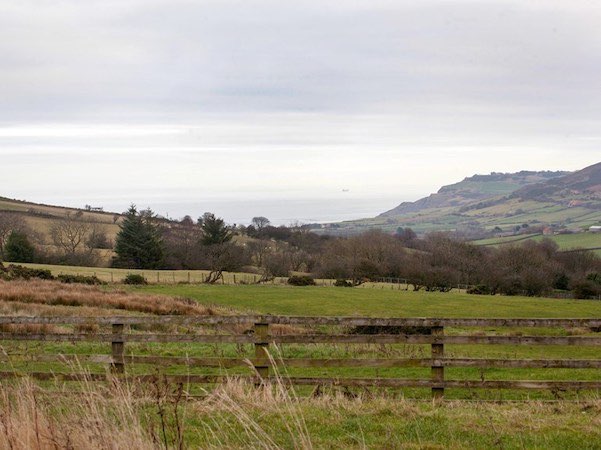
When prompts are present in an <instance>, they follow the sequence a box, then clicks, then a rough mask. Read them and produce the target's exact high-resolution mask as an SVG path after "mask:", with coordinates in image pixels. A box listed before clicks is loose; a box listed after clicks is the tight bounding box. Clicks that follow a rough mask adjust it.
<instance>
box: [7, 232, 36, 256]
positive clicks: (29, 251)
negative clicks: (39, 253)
mask: <svg viewBox="0 0 601 450" xmlns="http://www.w3.org/2000/svg"><path fill="white" fill-rule="evenodd" d="M34 254H35V249H34V248H33V245H31V242H29V239H28V238H27V235H26V234H25V233H21V232H20V231H13V232H11V233H10V235H9V236H8V239H7V240H6V245H5V246H4V256H5V257H6V260H7V261H11V262H25V263H27V262H33V257H34Z"/></svg>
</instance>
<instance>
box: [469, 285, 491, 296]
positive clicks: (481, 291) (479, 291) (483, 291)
mask: <svg viewBox="0 0 601 450" xmlns="http://www.w3.org/2000/svg"><path fill="white" fill-rule="evenodd" d="M467 293H468V294H476V295H493V294H494V292H493V290H492V289H491V288H490V287H488V286H487V285H485V284H479V285H477V286H472V287H471V288H469V289H468V290H467Z"/></svg>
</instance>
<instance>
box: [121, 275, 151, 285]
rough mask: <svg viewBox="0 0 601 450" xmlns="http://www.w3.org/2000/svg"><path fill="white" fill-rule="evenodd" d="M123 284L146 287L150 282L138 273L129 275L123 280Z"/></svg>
mask: <svg viewBox="0 0 601 450" xmlns="http://www.w3.org/2000/svg"><path fill="white" fill-rule="evenodd" d="M123 283H124V284H137V285H144V284H148V280H146V278H144V276H143V275H140V274H137V273H128V274H127V276H126V277H125V278H124V279H123Z"/></svg>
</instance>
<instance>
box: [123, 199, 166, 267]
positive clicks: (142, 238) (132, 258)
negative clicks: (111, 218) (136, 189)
mask: <svg viewBox="0 0 601 450" xmlns="http://www.w3.org/2000/svg"><path fill="white" fill-rule="evenodd" d="M119 228H120V230H119V233H118V234H117V237H116V239H115V252H116V253H117V257H116V258H115V259H114V260H113V265H114V266H115V267H128V268H135V269H158V268H161V267H162V265H163V258H164V250H163V239H162V234H161V229H160V226H159V225H158V224H157V221H156V217H155V215H154V214H153V212H152V211H151V210H150V209H147V210H144V211H140V212H138V210H137V209H136V206H135V205H131V207H130V208H129V210H128V211H127V212H126V213H125V219H124V220H123V222H121V224H120V225H119Z"/></svg>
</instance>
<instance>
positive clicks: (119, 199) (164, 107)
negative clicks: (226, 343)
mask: <svg viewBox="0 0 601 450" xmlns="http://www.w3.org/2000/svg"><path fill="white" fill-rule="evenodd" d="M600 75H601V2H598V1H578V0H572V1H568V0H566V1H553V0H544V1H528V0H519V1H517V0H516V1H512V0H503V1H493V0H490V1H487V0H479V1H471V2H463V1H450V0H438V1H433V0H420V1H401V0H394V1H378V0H365V1H356V0H340V1H323V0H319V1H304V0H299V1H295V2H292V1H282V0H273V1H252V0H244V1H227V0H216V1H201V0H197V1H179V0H163V1H159V0H118V1H117V0H115V1H114V0H102V1H100V0H98V1H96V0H86V1H75V0H74V1H61V0H38V1H30V0H14V1H13V0H0V164H1V167H2V171H1V176H0V195H4V196H9V197H16V198H22V199H29V200H36V201H42V202H47V203H51V202H55V203H56V202H60V203H63V204H70V205H75V206H81V205H83V204H85V203H90V202H96V203H102V204H104V205H105V206H108V207H109V208H112V209H115V208H116V209H125V207H126V206H127V205H128V204H129V203H130V202H132V201H133V202H136V203H138V204H143V205H144V206H147V205H148V206H153V205H159V204H161V205H164V204H168V203H169V202H184V203H185V202H189V203H190V204H192V202H195V204H198V205H199V206H198V208H199V209H200V210H198V211H189V213H190V214H192V215H199V214H201V213H202V212H204V210H203V209H202V202H203V201H205V200H206V201H207V202H208V201H213V202H215V201H219V200H220V199H224V200H231V199H237V200H249V201H259V200H260V201H263V200H269V199H274V200H280V199H289V198H290V199H311V198H318V197H325V198H329V199H336V198H342V197H341V196H347V197H349V196H350V197H352V198H360V199H366V198H375V199H380V200H382V199H387V201H388V202H390V207H392V206H394V205H395V204H396V203H399V202H400V201H403V200H414V199H417V198H418V197H420V196H423V195H426V194H428V193H430V192H432V191H435V190H437V189H438V188H439V187H440V186H441V185H442V184H448V183H452V182H455V181H458V180H460V179H462V178H463V177H465V176H470V175H473V174H475V173H489V172H491V171H517V170H522V169H530V170H539V169H545V170H546V169H551V170H557V169H563V170H574V169H579V168H582V167H584V166H587V165H590V164H593V163H596V162H599V161H600V160H601V157H600V155H601V152H599V146H600V144H601V127H599V124H600V123H601V76H600ZM343 189H344V190H348V191H349V192H342V190H343ZM378 207H380V204H378ZM179 213H180V210H178V209H176V214H179ZM257 213H258V214H260V212H257Z"/></svg>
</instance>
